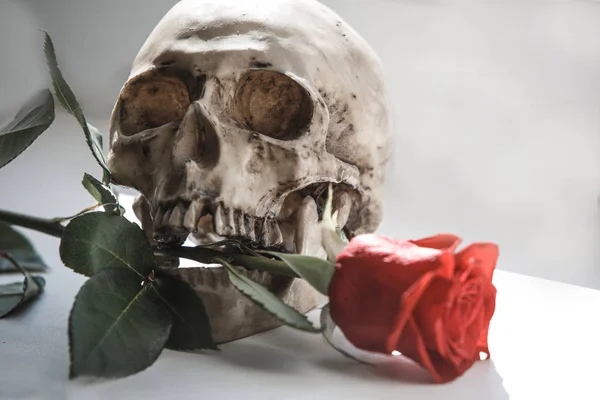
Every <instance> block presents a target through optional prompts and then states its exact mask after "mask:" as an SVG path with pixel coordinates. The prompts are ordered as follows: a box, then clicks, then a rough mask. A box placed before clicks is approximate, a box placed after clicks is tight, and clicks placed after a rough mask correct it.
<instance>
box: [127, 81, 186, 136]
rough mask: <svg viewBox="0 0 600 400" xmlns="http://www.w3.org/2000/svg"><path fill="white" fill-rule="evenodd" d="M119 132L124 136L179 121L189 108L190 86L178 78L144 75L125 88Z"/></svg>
mask: <svg viewBox="0 0 600 400" xmlns="http://www.w3.org/2000/svg"><path fill="white" fill-rule="evenodd" d="M120 102H121V107H120V123H119V132H120V133H121V134H123V135H125V136H130V135H134V134H136V133H139V132H143V131H145V130H147V129H152V128H157V127H159V126H163V125H165V124H168V123H169V122H173V121H179V120H181V119H182V118H183V116H184V115H185V113H186V111H187V109H188V107H189V106H190V103H191V101H190V93H189V91H188V86H187V85H186V84H185V83H184V82H183V81H182V79H180V78H179V77H177V76H174V75H158V74H156V72H154V71H150V72H148V73H145V74H142V75H140V76H138V77H136V78H134V79H133V80H132V81H130V82H129V83H128V84H127V85H126V86H125V88H123V90H122V92H121V96H120Z"/></svg>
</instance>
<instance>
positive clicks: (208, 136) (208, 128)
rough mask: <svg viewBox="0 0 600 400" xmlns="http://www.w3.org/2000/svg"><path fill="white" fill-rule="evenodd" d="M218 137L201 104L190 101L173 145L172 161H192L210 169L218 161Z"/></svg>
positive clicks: (180, 164)
mask: <svg viewBox="0 0 600 400" xmlns="http://www.w3.org/2000/svg"><path fill="white" fill-rule="evenodd" d="M219 153H220V152H219V137H218V136H217V132H216V131H215V127H214V125H213V124H212V122H211V121H210V118H209V117H208V113H207V111H206V110H205V108H204V107H203V106H201V105H200V104H198V103H192V104H191V105H190V107H189V108H188V110H187V113H186V114H185V116H184V117H183V120H182V121H181V124H180V125H179V129H178V130H177V134H176V137H175V143H174V146H173V154H172V156H173V163H174V164H175V165H179V166H184V165H185V164H186V163H188V162H194V163H196V164H197V165H198V166H199V167H201V168H203V169H212V168H214V166H215V165H216V164H217V162H218V161H219Z"/></svg>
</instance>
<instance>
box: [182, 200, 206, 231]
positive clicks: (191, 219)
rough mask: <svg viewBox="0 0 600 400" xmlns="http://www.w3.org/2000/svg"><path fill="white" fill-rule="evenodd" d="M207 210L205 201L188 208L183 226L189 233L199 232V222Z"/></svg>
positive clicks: (197, 202) (195, 202) (196, 202)
mask: <svg viewBox="0 0 600 400" xmlns="http://www.w3.org/2000/svg"><path fill="white" fill-rule="evenodd" d="M204 210H205V207H204V202H203V201H201V200H200V201H199V200H197V201H193V202H192V204H190V206H189V207H188V210H187V212H186V213H185V216H184V217H183V226H184V228H185V229H187V230H188V232H196V231H197V230H198V221H199V220H200V217H202V214H203V212H204Z"/></svg>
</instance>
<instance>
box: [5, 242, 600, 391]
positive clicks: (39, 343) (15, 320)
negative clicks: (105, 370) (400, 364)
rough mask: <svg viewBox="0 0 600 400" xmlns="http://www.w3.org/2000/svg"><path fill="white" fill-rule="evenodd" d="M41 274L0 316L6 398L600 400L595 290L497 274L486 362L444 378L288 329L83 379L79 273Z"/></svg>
mask: <svg viewBox="0 0 600 400" xmlns="http://www.w3.org/2000/svg"><path fill="white" fill-rule="evenodd" d="M57 244H58V241H57ZM55 256H56V255H52V254H51V255H49V257H50V258H52V259H54V258H55ZM45 276H46V280H47V285H46V292H45V293H44V295H43V297H42V298H40V299H39V300H38V301H37V302H35V303H34V304H31V305H30V307H28V308H27V309H26V310H24V311H22V312H20V313H18V314H17V315H15V316H13V317H11V318H7V319H4V320H0V399H2V400H4V399H10V400H13V399H15V400H16V399H27V400H29V399H76V400H79V399H86V400H93V399H115V400H117V399H119V400H121V399H138V398H139V399H146V400H152V399H177V400H184V399H238V398H243V399H245V400H250V399H261V400H268V399H273V400H279V399H394V400H396V399H450V398H454V399H462V400H470V399H473V400H475V399H477V400H483V399H485V400H495V399H499V400H508V399H510V400H537V399H546V398H557V399H569V400H579V399H581V400H583V399H590V400H591V399H595V400H597V399H600V389H599V388H598V382H597V381H598V376H599V373H600V368H599V367H598V363H597V360H598V359H600V346H599V345H598V340H599V339H600V291H596V290H593V289H587V288H582V287H577V286H572V285H567V284H563V283H557V282H552V281H548V280H542V279H538V278H532V277H527V276H523V275H518V274H514V273H510V272H504V271H497V272H496V275H495V279H494V283H495V284H496V286H497V288H498V297H497V301H498V302H497V311H496V314H495V316H494V319H493V322H492V327H491V332H490V347H491V352H492V358H493V360H492V361H486V362H480V363H477V364H476V365H475V366H474V367H473V368H472V369H471V370H469V371H468V372H467V373H466V374H465V375H464V376H463V377H461V378H459V379H458V380H456V381H455V382H452V383H450V384H446V385H432V384H424V383H419V379H422V375H421V374H420V371H419V370H415V369H408V370H406V375H405V379H400V378H394V377H392V376H390V375H391V372H389V371H388V370H387V369H385V370H383V369H382V370H379V371H377V370H373V369H372V368H371V367H368V366H363V365H360V364H358V363H356V362H354V361H352V360H349V359H346V358H344V357H343V356H342V355H340V354H338V353H337V352H336V351H335V350H333V349H331V348H330V347H329V346H328V345H327V344H325V343H324V341H323V339H322V338H321V337H320V336H319V335H311V334H306V333H302V332H298V331H295V330H292V329H288V328H280V329H276V330H273V331H270V332H267V333H263V334H260V335H257V336H254V337H251V338H247V339H244V340H240V341H237V342H233V343H230V344H227V345H224V346H222V351H221V352H220V353H219V354H214V353H213V354H210V355H193V354H184V353H177V352H173V351H164V352H163V354H162V355H161V356H160V358H159V360H158V361H157V362H156V363H155V364H154V365H153V366H152V367H150V368H149V369H147V370H146V371H144V372H142V373H139V374H137V375H135V376H133V377H130V378H126V379H122V380H117V381H104V382H96V383H89V382H81V381H75V382H73V381H69V380H68V375H67V371H68V353H67V334H66V332H67V317H68V313H69V309H70V307H71V304H72V302H73V298H74V296H75V294H76V292H77V290H78V289H79V287H80V286H81V284H82V283H83V281H84V278H83V277H81V276H79V275H76V274H75V273H73V272H71V271H70V270H68V269H67V268H65V267H61V266H59V265H53V267H52V271H51V272H49V273H47V274H45ZM14 279H15V276H12V277H10V278H9V277H6V276H3V277H0V283H4V282H6V281H8V280H14ZM315 314H316V313H315ZM405 369H406V366H405V368H404V369H403V370H405ZM385 371H388V372H387V373H386V372H385ZM551 396H552V397H551Z"/></svg>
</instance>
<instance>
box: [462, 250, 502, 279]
mask: <svg viewBox="0 0 600 400" xmlns="http://www.w3.org/2000/svg"><path fill="white" fill-rule="evenodd" d="M498 256H499V249H498V246H496V245H495V244H493V243H473V244H471V245H469V246H467V247H465V248H464V249H462V250H461V251H459V252H458V253H457V254H456V256H455V260H456V268H457V269H463V270H464V269H467V268H468V267H469V266H472V267H474V268H477V269H479V270H480V271H481V272H482V273H483V274H484V275H485V276H486V278H487V279H489V280H490V281H491V280H492V277H493V275H494V269H495V268H496V262H497V260H498Z"/></svg>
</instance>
